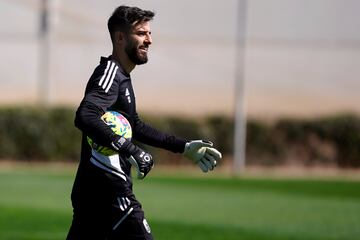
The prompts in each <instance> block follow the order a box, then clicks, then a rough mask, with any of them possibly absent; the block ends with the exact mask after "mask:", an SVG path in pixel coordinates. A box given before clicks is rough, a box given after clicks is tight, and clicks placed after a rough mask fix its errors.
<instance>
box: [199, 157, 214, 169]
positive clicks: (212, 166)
mask: <svg viewBox="0 0 360 240" xmlns="http://www.w3.org/2000/svg"><path fill="white" fill-rule="evenodd" d="M201 162H202V163H203V164H204V165H205V166H206V167H207V169H208V170H210V171H211V170H213V169H214V165H212V164H211V162H210V161H209V160H208V159H206V158H205V157H204V158H202V159H201Z"/></svg>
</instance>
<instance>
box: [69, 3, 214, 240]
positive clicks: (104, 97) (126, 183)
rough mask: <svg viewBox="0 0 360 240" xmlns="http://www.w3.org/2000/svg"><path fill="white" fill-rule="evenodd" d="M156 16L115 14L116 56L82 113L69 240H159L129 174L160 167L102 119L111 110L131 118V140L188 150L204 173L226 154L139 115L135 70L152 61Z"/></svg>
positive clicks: (102, 69)
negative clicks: (104, 149) (152, 28)
mask: <svg viewBox="0 0 360 240" xmlns="http://www.w3.org/2000/svg"><path fill="white" fill-rule="evenodd" d="M153 17H154V13H153V12H151V11H146V10H142V9H139V8H137V7H128V6H120V7H118V8H117V9H115V11H114V12H113V14H112V16H111V17H110V18H109V20H108V29H109V33H110V37H111V41H112V44H113V51H112V54H111V55H110V56H109V57H106V58H105V57H101V59H100V64H99V65H98V66H97V67H96V68H95V70H94V72H93V74H92V76H91V77H90V79H89V82H88V84H87V86H86V90H85V96H84V98H83V100H82V101H81V103H80V106H79V108H78V110H77V112H76V117H75V125H76V127H78V128H79V129H80V130H81V131H82V133H83V139H82V148H81V160H80V164H79V167H78V171H77V174H76V178H75V182H74V186H73V190H72V194H71V200H72V205H73V212H74V215H73V221H72V225H71V227H70V230H69V233H68V236H67V239H69V240H89V239H95V240H105V239H106V240H111V239H126V240H133V239H134V240H135V239H153V237H152V234H151V230H150V227H149V225H148V223H147V221H146V219H145V217H144V212H143V210H142V208H141V204H140V203H139V202H138V201H137V199H136V198H135V196H134V194H133V191H132V179H131V176H130V169H131V166H132V165H133V166H134V167H135V168H136V170H137V176H138V178H140V179H142V178H144V177H145V176H146V175H147V174H148V172H149V171H150V170H151V168H152V167H153V164H154V163H153V159H152V156H151V154H150V153H147V152H146V151H144V150H143V149H141V148H140V147H138V146H137V145H135V144H134V143H132V142H131V140H128V139H125V138H123V137H121V136H118V135H116V134H115V133H114V132H113V131H112V130H111V128H110V127H109V126H108V125H106V124H105V123H104V122H103V121H102V120H101V116H102V115H103V114H104V113H105V112H106V111H108V110H112V111H117V112H120V113H122V114H123V115H124V116H125V117H126V118H127V119H128V121H129V122H130V124H131V127H132V131H133V136H132V139H134V140H137V141H138V142H141V143H144V144H148V145H151V146H155V147H160V148H163V149H166V150H169V151H172V152H174V153H183V154H184V156H185V157H187V158H189V159H190V160H192V161H194V162H195V163H197V164H198V165H199V167H200V168H201V169H202V170H203V171H204V172H207V171H211V170H213V169H214V167H215V166H216V162H217V161H218V160H219V159H220V158H221V153H220V152H218V151H217V150H216V149H215V148H212V143H211V142H205V141H202V140H195V141H187V140H184V139H181V138H178V137H175V136H172V135H169V134H165V133H162V132H160V131H158V130H156V129H154V128H152V127H150V126H149V125H147V124H145V123H144V122H142V121H141V119H140V117H139V115H138V114H137V111H136V106H135V94H134V90H133V87H132V83H131V77H130V72H131V71H132V70H133V69H134V68H135V66H136V65H141V64H144V63H146V62H147V61H148V56H147V53H148V50H149V46H150V45H151V43H152V38H151V31H150V21H151V20H152V19H153ZM87 137H90V138H91V139H92V140H93V141H94V142H96V143H97V144H99V145H101V146H107V147H110V148H112V149H114V150H115V151H117V152H118V154H115V155H112V156H105V155H102V154H101V153H99V152H97V151H95V150H94V149H91V147H90V145H89V144H88V143H87Z"/></svg>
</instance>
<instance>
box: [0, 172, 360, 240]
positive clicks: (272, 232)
mask: <svg viewBox="0 0 360 240" xmlns="http://www.w3.org/2000/svg"><path fill="white" fill-rule="evenodd" d="M75 170H76V169H75V167H74V169H72V170H69V169H68V168H61V167H60V168H59V169H55V168H49V169H48V168H46V167H41V168H33V167H32V168H27V167H18V168H12V169H11V168H6V169H1V168H0V239H1V240H8V239H14V240H21V239H34V240H35V239H36V240H40V239H43V240H51V239H65V236H66V234H67V230H68V227H69V224H70V222H71V203H70V199H69V196H70V191H71V187H72V182H73V179H74V173H75ZM201 176H202V175H199V176H194V175H191V176H190V175H189V176H186V174H176V176H171V174H170V175H164V174H161V173H159V172H157V171H156V170H155V171H154V172H153V173H152V175H150V176H149V177H148V178H147V179H146V180H145V181H136V182H135V192H136V194H137V197H138V199H139V200H140V201H141V202H142V204H143V207H144V209H145V213H146V216H147V219H148V222H149V223H150V225H151V228H152V232H153V234H154V236H155V239H157V240H159V239H163V240H168V239H171V240H177V239H191V240H196V239H199V240H200V239H201V240H202V239H206V240H215V239H216V240H235V239H236V240H240V239H257V240H261V239H267V240H269V239H270V240H271V239H279V240H285V239H292V240H297V239H299V240H300V239H302V240H303V239H307V240H309V239H310V240H312V239H324V240H325V239H326V240H329V239H339V240H340V239H341V240H345V239H349V240H354V239H360V181H354V180H353V181H350V180H341V179H332V180H331V179H327V180H324V179H322V180H314V179H312V180H306V179H278V178H276V179H275V178H266V177H264V178H255V177H240V178H226V177H219V176H215V175H206V177H201Z"/></svg>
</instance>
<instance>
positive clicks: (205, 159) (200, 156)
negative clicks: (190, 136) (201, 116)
mask: <svg viewBox="0 0 360 240" xmlns="http://www.w3.org/2000/svg"><path fill="white" fill-rule="evenodd" d="M212 146H213V143H212V142H208V141H203V140H194V141H190V142H188V143H186V144H185V149H184V153H183V154H184V156H185V157H187V158H189V159H190V160H192V161H193V162H194V163H197V164H198V165H199V167H200V168H201V170H202V171H203V172H208V171H212V170H213V169H214V168H215V167H216V164H217V161H219V160H220V159H221V157H222V156H221V153H220V152H219V151H218V150H216V149H215V148H213V147H212Z"/></svg>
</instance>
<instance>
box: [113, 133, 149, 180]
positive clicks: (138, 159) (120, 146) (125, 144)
mask: <svg viewBox="0 0 360 240" xmlns="http://www.w3.org/2000/svg"><path fill="white" fill-rule="evenodd" d="M112 146H113V147H114V148H115V149H116V150H117V151H119V152H122V153H125V154H128V155H130V156H129V157H128V158H127V160H128V161H129V162H130V163H131V165H133V166H134V167H135V168H136V171H137V178H138V179H143V178H145V176H146V175H147V174H148V173H149V172H150V170H151V169H152V168H153V167H154V161H153V159H152V156H151V154H150V153H147V152H145V151H144V150H143V149H141V148H140V147H138V146H136V145H135V144H133V143H132V142H130V141H129V140H126V139H125V138H123V137H120V138H119V139H118V140H117V141H115V142H113V143H112Z"/></svg>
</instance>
